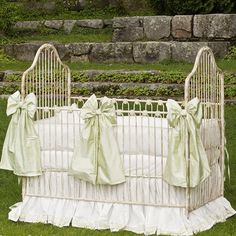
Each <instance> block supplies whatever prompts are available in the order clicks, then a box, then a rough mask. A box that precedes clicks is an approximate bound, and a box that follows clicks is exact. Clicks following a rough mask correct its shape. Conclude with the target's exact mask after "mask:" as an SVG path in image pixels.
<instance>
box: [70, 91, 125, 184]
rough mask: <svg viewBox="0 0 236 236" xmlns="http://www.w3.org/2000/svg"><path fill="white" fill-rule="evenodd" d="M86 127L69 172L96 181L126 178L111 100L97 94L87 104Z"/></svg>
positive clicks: (83, 113) (118, 180)
mask: <svg viewBox="0 0 236 236" xmlns="http://www.w3.org/2000/svg"><path fill="white" fill-rule="evenodd" d="M81 117H82V119H83V120H84V126H83V127H82V128H81V132H80V134H79V137H78V142H77V143H76V146H75V150H74V154H73V157H72V162H71V166H70V169H69V173H70V174H72V175H75V176H76V177H78V178H79V179H82V180H85V181H88V182H90V183H93V184H109V185H115V184H120V183H123V182H124V181H125V175H124V168H123V163H122V161H121V155H120V153H119V148H118V143H117V140H116V137H115V135H114V131H113V126H112V125H113V124H116V115H115V108H114V105H113V103H112V101H111V100H110V99H108V98H107V97H104V98H102V99H101V104H100V108H99V107H98V101H97V98H96V96H95V95H94V94H93V95H92V96H91V97H90V98H89V99H88V100H87V101H86V103H85V104H84V105H83V107H82V112H81Z"/></svg>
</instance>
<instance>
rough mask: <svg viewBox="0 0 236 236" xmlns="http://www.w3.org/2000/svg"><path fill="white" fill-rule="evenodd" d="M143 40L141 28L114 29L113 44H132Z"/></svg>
mask: <svg viewBox="0 0 236 236" xmlns="http://www.w3.org/2000/svg"><path fill="white" fill-rule="evenodd" d="M143 38H144V33H143V27H131V28H118V29H114V31H113V36H112V41H113V42H134V41H139V40H142V39H143Z"/></svg>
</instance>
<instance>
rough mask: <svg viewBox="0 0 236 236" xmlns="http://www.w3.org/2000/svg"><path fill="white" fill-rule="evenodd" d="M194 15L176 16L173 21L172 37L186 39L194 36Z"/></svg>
mask: <svg viewBox="0 0 236 236" xmlns="http://www.w3.org/2000/svg"><path fill="white" fill-rule="evenodd" d="M192 19H193V16H192V15H183V16H181V15H179V16H174V17H173V19H172V35H173V37H174V38H178V39H186V38H191V36H192Z"/></svg>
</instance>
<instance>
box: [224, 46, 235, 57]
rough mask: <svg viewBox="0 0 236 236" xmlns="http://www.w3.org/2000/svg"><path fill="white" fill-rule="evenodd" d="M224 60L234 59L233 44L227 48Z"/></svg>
mask: <svg viewBox="0 0 236 236" xmlns="http://www.w3.org/2000/svg"><path fill="white" fill-rule="evenodd" d="M225 59H226V60H232V59H236V46H233V47H231V48H230V49H229V51H228V53H227V54H226V56H225Z"/></svg>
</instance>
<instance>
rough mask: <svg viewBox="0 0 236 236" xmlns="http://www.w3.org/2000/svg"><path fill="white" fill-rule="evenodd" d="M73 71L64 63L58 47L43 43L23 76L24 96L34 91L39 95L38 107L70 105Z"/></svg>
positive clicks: (22, 87) (22, 91)
mask: <svg viewBox="0 0 236 236" xmlns="http://www.w3.org/2000/svg"><path fill="white" fill-rule="evenodd" d="M70 86H71V72H70V69H69V67H68V66H66V65H65V64H63V63H62V61H61V59H60V57H59V54H58V52H57V50H56V48H55V47H54V46H53V45H51V44H43V45H42V46H41V47H40V48H39V49H38V51H37V53H36V55H35V58H34V61H33V63H32V65H31V67H30V68H29V69H27V70H26V71H25V72H24V73H23V76H22V82H21V93H22V96H23V97H24V96H26V95H27V94H29V93H31V92H33V93H34V94H35V95H36V96H37V102H38V107H53V106H55V105H56V106H66V105H70Z"/></svg>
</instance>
